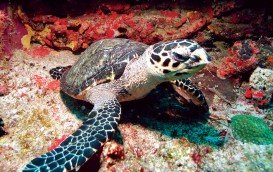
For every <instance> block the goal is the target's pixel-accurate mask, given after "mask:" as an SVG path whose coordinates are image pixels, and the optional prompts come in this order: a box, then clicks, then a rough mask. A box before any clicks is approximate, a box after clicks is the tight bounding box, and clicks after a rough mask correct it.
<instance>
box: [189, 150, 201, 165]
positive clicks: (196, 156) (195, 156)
mask: <svg viewBox="0 0 273 172" xmlns="http://www.w3.org/2000/svg"><path fill="white" fill-rule="evenodd" d="M191 158H192V160H193V162H195V163H196V164H197V165H201V163H202V156H201V154H200V153H198V152H194V153H193V154H191Z"/></svg>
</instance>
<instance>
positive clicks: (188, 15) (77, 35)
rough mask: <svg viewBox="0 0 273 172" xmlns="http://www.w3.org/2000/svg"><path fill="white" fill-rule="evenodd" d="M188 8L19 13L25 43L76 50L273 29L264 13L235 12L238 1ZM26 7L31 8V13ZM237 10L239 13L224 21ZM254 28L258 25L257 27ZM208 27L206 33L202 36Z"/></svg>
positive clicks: (160, 5) (156, 5)
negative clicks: (120, 40) (111, 41)
mask: <svg viewBox="0 0 273 172" xmlns="http://www.w3.org/2000/svg"><path fill="white" fill-rule="evenodd" d="M94 4H96V3H95V2H94ZM186 4H187V2H173V3H169V4H166V3H165V2H159V1H151V2H147V3H139V4H138V5H133V4H132V3H124V2H115V3H113V2H107V1H106V2H104V3H101V4H97V6H96V7H93V8H92V10H91V11H87V12H86V14H85V15H84V16H77V17H69V18H68V17H67V18H64V17H59V16H57V15H55V16H51V15H44V14H43V13H42V12H41V13H39V12H36V13H37V14H36V13H33V11H35V10H34V6H33V4H30V3H26V4H24V5H23V7H25V9H24V8H19V9H18V10H17V15H18V16H19V18H20V19H21V21H22V22H23V23H24V24H25V26H26V28H27V30H28V35H27V36H25V38H26V39H25V41H26V42H27V43H26V44H29V42H32V41H33V42H39V43H41V44H43V45H47V46H50V47H53V48H56V49H69V50H72V51H74V52H77V51H81V50H82V49H85V48H87V47H88V45H89V44H90V43H92V42H93V41H96V40H98V39H102V38H113V37H126V38H130V39H134V40H138V41H141V42H145V43H147V44H152V43H155V42H158V41H162V40H164V41H165V40H172V39H180V38H188V37H195V39H196V40H197V41H199V42H206V41H210V40H211V37H212V36H213V37H224V38H225V39H233V40H238V39H239V38H248V37H251V36H252V34H254V33H255V34H256V33H257V32H258V34H262V35H268V34H269V33H270V32H267V31H270V29H271V30H272V28H273V27H272V24H271V23H272V22H271V20H272V19H270V18H268V20H265V18H266V17H262V16H264V15H267V14H264V11H258V13H259V14H260V15H254V14H256V13H252V11H253V9H252V10H251V9H249V8H246V9H244V10H236V9H238V8H239V7H241V6H242V4H240V2H237V1H231V2H214V3H211V2H210V3H205V4H202V5H203V6H201V4H200V5H199V6H198V8H197V9H198V10H191V9H190V8H189V10H188V9H186V8H185V9H182V10H181V6H186ZM43 5H49V4H46V3H45V4H43ZM65 5H68V6H69V5H71V4H64V6H65ZM75 7H78V6H77V5H75ZM26 9H32V10H30V11H32V12H29V11H28V10H26ZM67 10H68V11H70V10H69V9H67ZM232 10H235V12H234V13H232V14H231V15H228V16H224V17H222V15H225V14H227V13H228V12H229V11H232ZM60 11H61V10H60ZM54 12H55V11H54ZM56 13H57V11H56ZM254 24H255V25H257V26H256V27H252V26H253V25H254ZM207 26H208V27H207ZM254 28H255V29H254ZM205 29H207V32H201V31H204V30H205ZM265 30H266V31H265Z"/></svg>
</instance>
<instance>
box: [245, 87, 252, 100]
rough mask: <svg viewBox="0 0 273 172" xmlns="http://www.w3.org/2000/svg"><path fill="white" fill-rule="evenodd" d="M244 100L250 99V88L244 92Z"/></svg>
mask: <svg viewBox="0 0 273 172" xmlns="http://www.w3.org/2000/svg"><path fill="white" fill-rule="evenodd" d="M245 98H246V99H252V89H251V88H247V89H246V91H245Z"/></svg>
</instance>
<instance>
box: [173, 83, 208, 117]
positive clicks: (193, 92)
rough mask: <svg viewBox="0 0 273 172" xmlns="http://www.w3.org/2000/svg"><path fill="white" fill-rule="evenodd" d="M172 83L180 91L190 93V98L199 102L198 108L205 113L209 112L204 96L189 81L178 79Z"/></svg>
mask: <svg viewBox="0 0 273 172" xmlns="http://www.w3.org/2000/svg"><path fill="white" fill-rule="evenodd" d="M174 83H175V85H176V86H178V87H181V88H182V89H184V90H186V91H187V92H188V93H190V94H191V95H192V97H196V98H197V99H198V100H199V102H200V106H201V107H202V108H203V110H204V111H205V112H207V111H208V110H209V106H208V104H207V101H206V98H205V96H204V94H203V93H202V91H200V90H199V89H198V88H197V87H196V86H195V85H194V84H193V83H192V82H191V80H189V79H178V80H175V82H174Z"/></svg>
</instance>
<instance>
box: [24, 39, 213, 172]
mask: <svg viewBox="0 0 273 172" xmlns="http://www.w3.org/2000/svg"><path fill="white" fill-rule="evenodd" d="M210 61H211V57H210V56H209V55H208V53H207V52H206V51H205V50H204V48H202V47H201V46H200V45H199V44H198V43H196V42H195V41H192V40H189V39H184V40H183V39H181V40H174V41H168V42H159V43H156V44H154V45H150V46H148V45H146V44H143V43H140V42H136V41H132V40H128V39H122V38H115V39H103V40H100V41H97V42H95V43H93V44H92V45H91V46H90V47H89V48H88V49H86V50H85V51H84V52H83V53H82V54H81V55H80V58H79V60H78V61H77V62H76V63H75V64H74V65H73V66H72V67H71V68H70V69H69V70H67V69H66V68H62V67H57V68H54V69H52V70H50V74H51V76H52V77H53V78H55V79H60V80H61V90H62V91H63V92H65V93H66V94H68V95H70V96H72V97H74V98H76V99H80V100H84V101H87V102H90V103H92V104H93V105H94V107H93V109H92V111H91V112H90V113H89V114H88V116H87V117H88V118H87V119H86V120H84V121H83V123H82V125H81V127H80V128H79V129H78V130H76V131H75V132H74V133H73V134H72V135H70V136H69V137H68V138H67V139H66V140H64V141H63V142H62V143H61V144H60V145H59V146H58V147H56V148H55V149H54V150H52V151H50V152H47V153H45V154H43V155H41V156H39V157H37V158H35V159H33V160H32V161H31V162H30V163H28V164H27V165H25V166H24V169H23V171H24V172H27V171H55V172H56V171H70V170H74V169H76V170H78V169H79V168H80V166H81V165H83V164H84V163H85V162H86V161H87V160H88V159H89V158H90V157H91V156H92V155H93V154H94V153H95V152H96V151H97V150H98V149H99V148H100V147H101V146H102V145H103V143H104V142H106V141H107V140H108V139H109V138H111V136H112V135H113V133H114V132H115V130H116V128H117V126H118V122H119V119H120V115H121V106H120V103H119V102H124V101H130V100H135V99H141V98H143V97H144V96H146V95H147V94H148V93H149V92H150V91H151V90H152V89H154V88H155V87H156V86H157V85H159V84H161V83H166V82H168V83H170V84H172V85H173V86H174V87H176V88H179V89H181V90H184V91H185V92H187V93H189V95H191V96H193V97H195V98H196V99H197V100H198V101H199V102H200V105H201V106H207V104H206V100H205V98H204V96H203V94H202V92H201V91H199V90H198V89H197V87H195V86H193V85H192V83H191V82H190V80H188V79H187V78H188V77H190V76H192V75H193V74H195V73H196V72H198V71H199V70H200V69H202V68H203V67H204V66H205V65H206V64H208V63H210ZM62 71H65V72H64V73H63V74H62Z"/></svg>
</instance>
